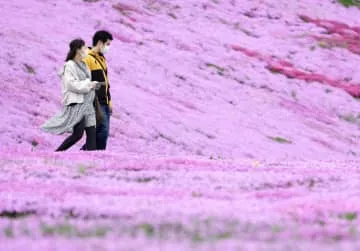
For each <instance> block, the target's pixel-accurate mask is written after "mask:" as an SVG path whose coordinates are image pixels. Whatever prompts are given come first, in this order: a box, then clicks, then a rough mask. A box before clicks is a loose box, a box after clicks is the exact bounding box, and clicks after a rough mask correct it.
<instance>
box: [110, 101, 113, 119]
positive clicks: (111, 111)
mask: <svg viewBox="0 0 360 251" xmlns="http://www.w3.org/2000/svg"><path fill="white" fill-rule="evenodd" d="M109 112H110V116H111V115H112V113H113V108H112V103H111V101H110V103H109Z"/></svg>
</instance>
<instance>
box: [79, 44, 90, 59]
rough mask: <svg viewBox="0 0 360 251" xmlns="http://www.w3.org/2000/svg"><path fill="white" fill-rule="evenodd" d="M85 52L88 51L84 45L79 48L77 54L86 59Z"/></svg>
mask: <svg viewBox="0 0 360 251" xmlns="http://www.w3.org/2000/svg"><path fill="white" fill-rule="evenodd" d="M87 51H88V48H87V47H86V45H84V46H83V47H81V48H80V49H79V50H78V54H79V56H80V57H81V58H82V59H84V58H86V56H87Z"/></svg>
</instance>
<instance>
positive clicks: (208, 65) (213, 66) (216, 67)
mask: <svg viewBox="0 0 360 251" xmlns="http://www.w3.org/2000/svg"><path fill="white" fill-rule="evenodd" d="M206 66H207V67H209V68H214V69H215V70H216V71H217V74H218V75H220V76H224V72H225V68H223V67H221V66H218V65H216V64H212V63H206Z"/></svg>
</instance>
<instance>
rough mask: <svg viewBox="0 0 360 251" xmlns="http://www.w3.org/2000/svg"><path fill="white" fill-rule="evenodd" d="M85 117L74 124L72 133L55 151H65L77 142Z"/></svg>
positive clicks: (81, 133)
mask: <svg viewBox="0 0 360 251" xmlns="http://www.w3.org/2000/svg"><path fill="white" fill-rule="evenodd" d="M84 127H85V119H84V118H83V119H82V120H81V121H80V122H79V123H77V124H76V125H75V126H74V131H73V133H72V134H71V135H70V136H69V137H67V138H66V139H65V140H64V142H63V143H62V144H61V145H60V146H59V147H58V149H56V152H60V151H65V150H67V149H69V148H70V147H71V146H73V145H74V144H75V143H76V142H78V141H79V140H80V139H81V137H82V136H83V134H84Z"/></svg>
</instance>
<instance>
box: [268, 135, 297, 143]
mask: <svg viewBox="0 0 360 251" xmlns="http://www.w3.org/2000/svg"><path fill="white" fill-rule="evenodd" d="M269 139H271V140H273V141H275V142H278V143H281V144H292V141H291V140H288V139H285V138H282V137H279V136H276V137H269Z"/></svg>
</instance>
